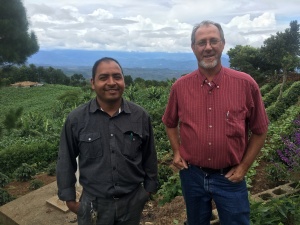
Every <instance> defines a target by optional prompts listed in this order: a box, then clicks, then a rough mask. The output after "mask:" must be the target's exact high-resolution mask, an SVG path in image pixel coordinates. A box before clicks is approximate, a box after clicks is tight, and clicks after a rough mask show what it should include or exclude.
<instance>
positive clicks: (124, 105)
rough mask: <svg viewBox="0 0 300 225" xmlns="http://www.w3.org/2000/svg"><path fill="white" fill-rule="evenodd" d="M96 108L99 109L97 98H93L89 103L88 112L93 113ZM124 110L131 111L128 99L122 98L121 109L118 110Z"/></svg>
mask: <svg viewBox="0 0 300 225" xmlns="http://www.w3.org/2000/svg"><path fill="white" fill-rule="evenodd" d="M97 110H101V109H100V107H99V105H98V103H97V99H96V98H94V99H92V100H91V104H90V112H92V113H94V112H96V111H97ZM122 111H124V112H125V113H131V110H130V108H129V106H128V101H127V100H125V99H124V98H122V103H121V110H120V112H122Z"/></svg>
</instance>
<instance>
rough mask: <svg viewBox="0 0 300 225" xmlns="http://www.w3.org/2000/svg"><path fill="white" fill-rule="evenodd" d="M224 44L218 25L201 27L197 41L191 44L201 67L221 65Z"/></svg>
mask: <svg viewBox="0 0 300 225" xmlns="http://www.w3.org/2000/svg"><path fill="white" fill-rule="evenodd" d="M224 45H225V43H224V42H223V41H222V40H221V37H220V32H219V30H218V28H217V27H216V26H214V25H208V26H202V27H199V28H198V30H197V31H196V33H195V43H194V44H192V46H191V47H192V50H193V52H194V54H195V56H196V58H197V60H198V65H199V67H201V68H203V69H213V68H215V67H216V66H217V65H221V61H220V59H221V56H222V51H223V49H224Z"/></svg>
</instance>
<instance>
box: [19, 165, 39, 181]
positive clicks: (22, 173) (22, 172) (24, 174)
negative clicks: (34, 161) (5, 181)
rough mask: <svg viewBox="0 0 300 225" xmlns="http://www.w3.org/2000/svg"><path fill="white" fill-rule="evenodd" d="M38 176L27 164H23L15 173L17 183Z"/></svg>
mask: <svg viewBox="0 0 300 225" xmlns="http://www.w3.org/2000/svg"><path fill="white" fill-rule="evenodd" d="M35 174H36V170H35V168H34V167H33V166H31V165H28V164H27V163H22V166H20V167H19V168H17V169H16V170H15V172H14V175H15V178H16V180H17V181H28V180H31V179H32V177H33V176H34V175H35Z"/></svg>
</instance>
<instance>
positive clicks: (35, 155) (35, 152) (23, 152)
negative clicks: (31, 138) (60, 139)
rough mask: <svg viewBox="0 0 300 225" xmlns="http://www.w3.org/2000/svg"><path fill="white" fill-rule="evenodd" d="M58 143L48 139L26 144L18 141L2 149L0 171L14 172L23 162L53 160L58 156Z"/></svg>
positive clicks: (33, 162)
mask: <svg viewBox="0 0 300 225" xmlns="http://www.w3.org/2000/svg"><path fill="white" fill-rule="evenodd" d="M57 148H58V144H57V143H50V142H48V141H46V140H41V141H39V142H32V143H31V144H30V143H27V144H24V143H22V142H17V143H15V144H12V145H11V146H8V147H7V148H5V149H3V150H1V151H0V162H1V163H0V171H3V172H5V173H6V174H9V173H12V172H13V171H14V170H15V169H16V168H18V167H19V166H20V165H22V163H24V162H26V163H28V164H35V163H36V164H37V163H39V162H48V163H49V162H53V161H54V160H56V158H57Z"/></svg>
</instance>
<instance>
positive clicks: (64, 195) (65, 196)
mask: <svg viewBox="0 0 300 225" xmlns="http://www.w3.org/2000/svg"><path fill="white" fill-rule="evenodd" d="M58 198H59V199H60V200H62V201H72V200H76V189H75V186H74V187H70V188H66V189H63V190H58Z"/></svg>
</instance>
